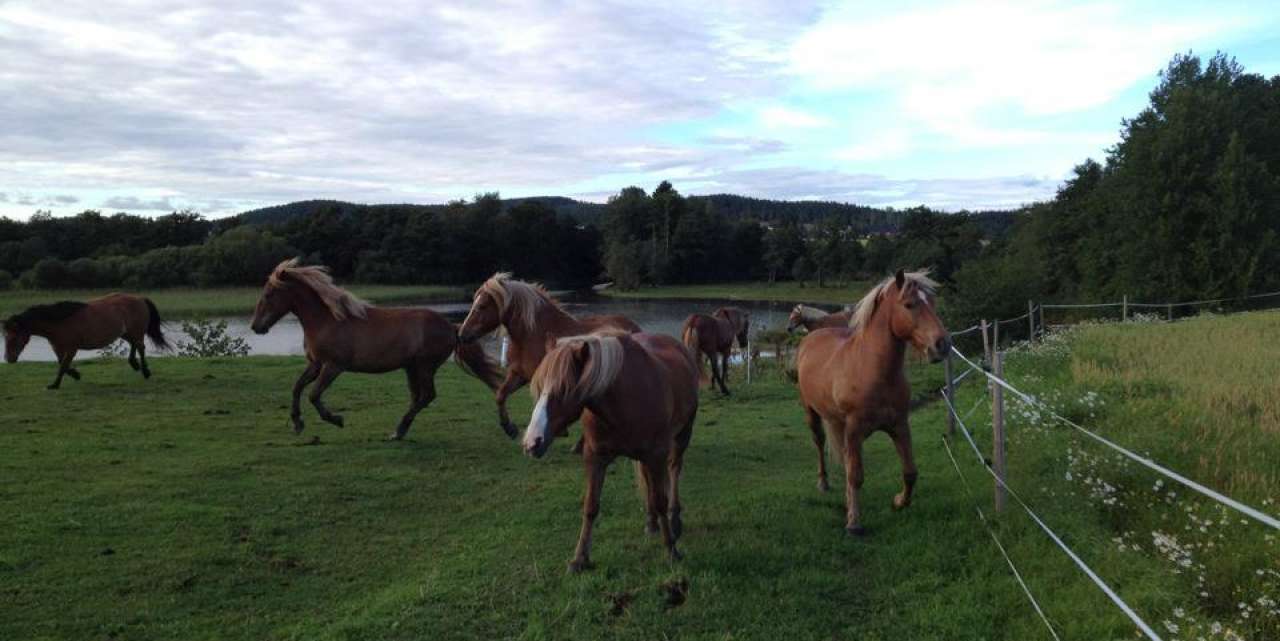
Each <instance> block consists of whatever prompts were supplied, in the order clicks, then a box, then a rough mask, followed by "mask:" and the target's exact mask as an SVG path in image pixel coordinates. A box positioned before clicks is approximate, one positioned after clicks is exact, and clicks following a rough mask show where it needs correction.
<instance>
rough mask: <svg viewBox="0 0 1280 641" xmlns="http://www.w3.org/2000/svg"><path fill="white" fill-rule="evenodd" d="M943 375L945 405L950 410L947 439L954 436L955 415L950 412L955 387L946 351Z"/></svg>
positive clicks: (948, 412) (954, 399)
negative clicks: (944, 378) (944, 380)
mask: <svg viewBox="0 0 1280 641" xmlns="http://www.w3.org/2000/svg"><path fill="white" fill-rule="evenodd" d="M942 367H943V373H944V374H945V375H946V377H947V387H946V390H945V391H944V392H943V393H944V394H946V395H947V403H948V404H949V405H950V406H951V408H950V409H949V410H948V411H947V439H948V440H950V439H951V437H953V436H955V435H956V415H955V414H953V413H952V412H951V411H950V410H951V409H954V408H955V406H956V385H955V381H953V380H952V378H951V350H947V356H946V358H945V359H943V361H942Z"/></svg>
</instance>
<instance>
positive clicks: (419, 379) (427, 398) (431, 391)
mask: <svg viewBox="0 0 1280 641" xmlns="http://www.w3.org/2000/svg"><path fill="white" fill-rule="evenodd" d="M405 373H406V374H407V375H408V378H409V394H410V398H411V400H410V401H409V411H407V412H405V413H404V417H403V418H401V419H400V424H399V425H397V426H396V431H394V432H392V433H391V440H393V441H398V440H400V439H402V438H404V436H405V434H408V433H409V426H410V425H412V424H413V419H414V418H415V417H417V416H418V412H421V411H422V410H423V409H425V408H426V407H427V406H428V405H430V404H431V401H434V400H435V398H436V381H435V369H433V368H428V367H427V366H425V365H411V366H409V367H406V368H405Z"/></svg>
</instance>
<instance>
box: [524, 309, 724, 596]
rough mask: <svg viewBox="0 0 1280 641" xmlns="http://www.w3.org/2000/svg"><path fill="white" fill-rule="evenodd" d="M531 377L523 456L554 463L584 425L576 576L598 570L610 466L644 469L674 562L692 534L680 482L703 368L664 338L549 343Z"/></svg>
mask: <svg viewBox="0 0 1280 641" xmlns="http://www.w3.org/2000/svg"><path fill="white" fill-rule="evenodd" d="M546 351H547V355H546V358H544V359H543V360H542V364H541V365H539V366H538V369H537V371H536V372H534V375H533V381H532V383H533V385H532V389H533V395H534V397H536V398H537V399H538V400H537V404H536V405H535V406H534V408H533V414H532V416H531V417H530V419H529V426H528V428H527V429H526V430H525V433H524V451H525V453H527V454H529V455H530V456H533V457H535V458H538V457H541V456H542V455H543V454H546V452H547V448H548V447H549V446H550V445H551V441H552V440H554V439H555V437H556V435H557V434H560V433H563V432H564V431H565V429H566V428H567V426H568V425H569V424H570V423H573V422H574V421H576V420H578V418H579V417H581V418H582V434H583V447H582V462H583V464H584V465H585V466H586V477H587V493H586V496H585V497H584V498H583V501H582V530H581V532H580V533H579V535H578V545H577V548H576V550H575V552H574V555H573V560H572V561H570V562H569V570H570V571H571V572H581V571H582V570H585V569H589V568H590V567H592V564H591V532H592V528H593V526H594V524H595V520H596V516H597V515H599V513H600V492H601V490H602V488H603V487H604V479H605V473H606V471H607V468H608V467H609V464H610V463H612V462H613V460H614V459H615V458H617V457H619V456H626V457H628V458H630V459H633V460H634V461H635V462H636V478H637V480H638V481H639V483H640V489H641V491H642V493H643V494H644V497H645V506H646V520H645V531H646V532H648V533H649V534H654V533H656V532H659V531H661V532H662V542H663V544H664V545H665V546H666V548H667V552H668V554H669V555H670V558H671V559H672V560H673V561H674V560H679V559H680V558H681V555H680V552H679V550H677V549H676V542H677V541H678V540H679V538H680V534H681V533H682V532H683V530H684V526H683V521H682V519H681V516H680V513H681V510H682V507H681V503H680V476H681V474H682V472H683V470H684V452H685V450H686V449H687V448H688V447H689V439H690V438H691V437H692V436H693V422H694V418H695V417H696V416H697V413H698V366H697V364H696V362H695V359H696V358H697V357H696V356H694V355H693V354H690V353H689V352H688V351H687V350H686V349H685V348H684V346H683V345H681V344H680V343H679V342H678V341H676V339H674V338H672V337H670V336H665V335H659V334H643V333H640V334H625V333H621V332H618V331H617V330H614V331H613V333H611V334H597V335H592V336H574V337H570V338H562V339H560V340H559V341H554V340H552V339H548V342H547V345H546Z"/></svg>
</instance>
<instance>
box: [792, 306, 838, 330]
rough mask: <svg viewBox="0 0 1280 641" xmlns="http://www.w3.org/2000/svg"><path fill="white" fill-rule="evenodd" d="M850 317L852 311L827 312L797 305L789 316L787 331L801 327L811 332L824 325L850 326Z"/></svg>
mask: <svg viewBox="0 0 1280 641" xmlns="http://www.w3.org/2000/svg"><path fill="white" fill-rule="evenodd" d="M850 318H853V312H852V311H843V312H827V311H823V310H821V309H818V308H817V307H810V306H808V305H796V306H795V307H793V308H792V309H791V314H790V315H789V316H787V333H788V334H790V333H792V332H794V331H796V330H797V329H799V328H801V327H803V328H805V330H807V331H810V332H812V331H813V330H815V329H822V328H824V327H848V326H849V319H850Z"/></svg>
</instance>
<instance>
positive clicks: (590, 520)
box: [569, 447, 609, 574]
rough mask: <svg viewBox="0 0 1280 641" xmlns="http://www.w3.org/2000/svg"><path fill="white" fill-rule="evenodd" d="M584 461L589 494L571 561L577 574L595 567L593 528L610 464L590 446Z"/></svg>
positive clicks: (571, 570) (583, 457)
mask: <svg viewBox="0 0 1280 641" xmlns="http://www.w3.org/2000/svg"><path fill="white" fill-rule="evenodd" d="M582 462H583V464H584V465H585V466H586V473H587V494H586V496H585V497H583V499H582V531H581V532H579V533H578V547H577V549H575V550H574V553H573V560H572V561H570V562H569V571H570V572H573V573H575V574H576V573H578V572H581V571H583V570H590V569H591V568H592V567H594V564H592V563H591V530H592V528H593V527H594V526H595V522H596V517H597V516H599V515H600V491H601V490H602V489H604V476H605V468H606V467H607V466H608V465H609V462H608V461H606V460H602V459H601V458H599V457H598V456H596V453H595V451H594V450H592V448H590V447H587V448H586V449H585V450H584V451H583V453H582Z"/></svg>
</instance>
